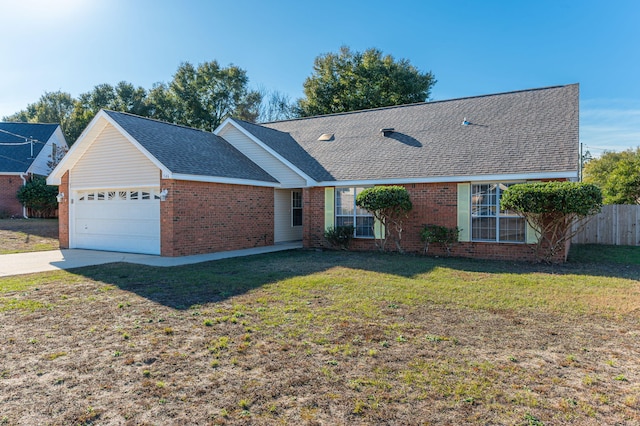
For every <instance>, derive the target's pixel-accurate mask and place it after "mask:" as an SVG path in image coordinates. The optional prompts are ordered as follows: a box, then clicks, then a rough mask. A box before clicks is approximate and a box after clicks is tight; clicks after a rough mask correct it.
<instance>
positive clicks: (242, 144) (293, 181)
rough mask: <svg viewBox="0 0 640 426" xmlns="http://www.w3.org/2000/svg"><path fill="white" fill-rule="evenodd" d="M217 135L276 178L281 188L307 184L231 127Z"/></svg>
mask: <svg viewBox="0 0 640 426" xmlns="http://www.w3.org/2000/svg"><path fill="white" fill-rule="evenodd" d="M218 135H219V136H222V137H223V138H224V139H225V140H226V141H227V142H229V143H230V144H231V145H233V146H234V147H235V148H236V149H237V150H238V151H240V152H241V153H243V154H244V155H245V156H247V157H248V158H249V159H250V160H251V161H253V162H254V163H256V164H258V165H259V166H260V167H261V168H262V169H263V170H264V171H266V172H267V173H269V174H270V175H271V176H273V177H274V178H276V179H277V180H278V182H280V183H281V184H282V187H283V188H300V187H304V186H307V182H306V180H305V179H304V178H302V176H300V175H299V174H297V173H296V172H294V171H293V170H291V168H289V167H288V166H287V165H285V164H284V163H282V161H280V160H279V159H278V158H276V157H275V156H274V155H273V154H271V153H270V152H268V151H267V150H266V149H264V148H263V147H261V146H260V145H258V144H257V143H255V142H254V141H252V140H251V139H250V138H249V137H248V136H247V135H245V134H244V133H242V132H241V131H240V130H238V129H237V128H235V127H234V126H233V125H227V126H225V127H224V128H223V129H222V131H220V133H218Z"/></svg>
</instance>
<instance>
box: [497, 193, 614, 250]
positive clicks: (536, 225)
mask: <svg viewBox="0 0 640 426" xmlns="http://www.w3.org/2000/svg"><path fill="white" fill-rule="evenodd" d="M500 203H501V206H502V208H504V209H507V210H512V211H515V212H517V213H519V214H521V215H522V216H523V217H524V218H525V219H526V220H527V222H528V223H529V225H530V226H531V227H532V228H533V229H534V230H535V231H536V234H537V236H538V244H537V246H536V255H537V257H538V260H540V261H544V262H547V263H551V262H553V261H557V258H556V257H557V254H558V253H559V252H560V250H561V249H562V248H563V246H564V245H565V244H566V243H567V242H568V241H570V240H571V238H572V237H573V236H574V235H575V234H576V233H577V232H578V231H579V230H580V228H581V227H582V226H584V224H585V223H586V222H585V221H581V223H578V224H576V221H577V220H579V219H584V218H586V217H588V216H591V215H593V214H596V213H598V212H599V211H600V208H601V207H602V192H601V191H600V188H598V187H597V186H595V185H593V184H588V183H582V182H535V183H522V184H517V185H513V186H510V187H509V189H507V190H506V191H505V192H504V194H503V195H502V199H501V200H500ZM574 224H576V226H574Z"/></svg>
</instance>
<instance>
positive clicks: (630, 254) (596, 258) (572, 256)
mask: <svg viewBox="0 0 640 426" xmlns="http://www.w3.org/2000/svg"><path fill="white" fill-rule="evenodd" d="M569 261H570V262H572V263H599V264H607V263H610V264H621V265H640V247H633V246H606V245H601V244H574V245H572V246H571V251H570V252H569Z"/></svg>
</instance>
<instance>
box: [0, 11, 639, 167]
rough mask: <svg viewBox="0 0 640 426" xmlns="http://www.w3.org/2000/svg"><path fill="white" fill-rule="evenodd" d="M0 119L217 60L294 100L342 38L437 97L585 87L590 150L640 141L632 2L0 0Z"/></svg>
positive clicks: (584, 128) (584, 134)
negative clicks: (64, 95) (425, 81)
mask: <svg viewBox="0 0 640 426" xmlns="http://www.w3.org/2000/svg"><path fill="white" fill-rule="evenodd" d="M0 8H1V10H2V15H3V16H2V17H3V19H2V21H3V24H2V26H1V27H0V37H1V38H0V39H1V40H2V43H1V44H0V53H1V56H0V57H1V58H2V60H1V61H0V117H2V116H5V115H10V114H12V113H14V112H16V111H19V110H21V109H24V108H25V107H26V106H27V104H29V103H33V102H35V101H37V100H38V98H39V97H40V96H41V95H42V94H43V93H44V92H45V91H57V90H62V91H65V92H69V93H71V94H72V95H73V96H77V95H79V94H80V93H83V92H88V91H90V90H91V89H92V88H93V87H94V86H95V85H97V84H101V83H109V84H113V85H115V84H117V83H118V82H119V81H123V80H124V81H128V82H131V83H133V84H134V85H136V86H142V87H144V88H146V89H149V88H151V86H152V85H153V83H155V82H168V81H170V80H171V78H172V76H173V74H174V73H175V71H176V69H177V67H178V65H179V64H180V63H181V62H184V61H188V62H191V63H193V64H194V65H195V64H198V63H202V62H206V61H211V60H214V59H215V60H217V61H218V62H219V63H220V64H222V65H224V66H226V65H229V64H231V63H233V64H235V65H237V66H239V67H241V68H243V69H245V70H246V71H247V74H248V76H249V79H250V86H251V87H252V88H263V89H267V90H278V91H280V92H282V93H285V94H287V95H289V96H290V98H291V99H297V98H299V97H301V96H302V83H303V82H304V80H305V78H306V77H308V76H309V75H310V74H311V72H312V66H313V61H314V59H315V58H316V57H317V56H318V55H320V54H323V53H327V52H337V51H338V50H339V48H340V46H343V45H346V46H349V47H351V48H352V49H353V50H358V51H363V50H365V49H367V48H370V47H376V48H378V49H381V50H382V51H383V52H384V53H385V54H391V55H393V56H394V57H395V58H396V59H400V58H405V59H408V60H409V61H410V62H411V63H412V64H413V65H415V66H416V67H417V68H419V69H420V70H421V71H431V72H433V73H434V74H435V76H436V79H437V80H438V82H437V83H436V85H435V86H434V88H433V91H432V97H431V98H432V99H433V100H442V99H451V98H459V97H467V96H475V95H483V94H489V93H499V92H508V91H513V90H522V89H529V88H536V87H546V86H553V85H561V84H570V83H580V109H581V111H580V116H581V123H580V125H581V129H580V133H581V141H582V142H583V143H584V144H585V146H587V148H588V149H589V150H590V151H591V152H592V153H593V154H596V155H597V154H600V153H601V152H602V150H603V149H609V150H623V149H627V148H635V147H637V146H640V84H639V82H638V79H639V78H640V54H639V53H640V49H639V47H640V25H639V24H638V21H639V20H640V2H639V1H637V0H609V1H595V0H580V1H579V0H575V1H563V0H539V1H534V2H532V1H518V0H502V1H497V0H477V1H455V0H438V1H430V0H423V1H403V0H397V1H388V0H387V1H378V0H368V1H349V0H342V1H333V0H331V1H323V2H305V1H300V0H295V1H289V0H285V1H264V0H262V1H243V0H235V1H228V0H226V1H219V0H208V1H207V0H175V1H170V0H54V1H52V0H19V1H18V0H0Z"/></svg>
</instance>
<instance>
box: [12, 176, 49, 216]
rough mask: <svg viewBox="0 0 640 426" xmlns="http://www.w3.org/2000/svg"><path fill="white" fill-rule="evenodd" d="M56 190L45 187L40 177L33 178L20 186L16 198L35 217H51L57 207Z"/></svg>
mask: <svg viewBox="0 0 640 426" xmlns="http://www.w3.org/2000/svg"><path fill="white" fill-rule="evenodd" d="M56 195H58V188H57V187H55V186H49V185H47V181H46V179H45V178H44V177H42V176H33V177H32V178H31V179H30V180H29V181H28V182H27V183H26V184H25V185H23V186H21V187H20V189H19V190H18V192H17V194H16V196H17V197H18V200H19V201H20V202H21V203H22V204H23V205H24V206H25V207H27V208H30V209H31V210H32V211H33V213H34V215H35V216H37V217H51V216H52V215H53V213H54V212H55V210H56V208H57V207H58V201H57V200H56Z"/></svg>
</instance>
